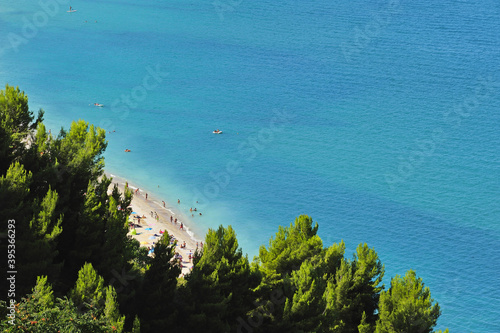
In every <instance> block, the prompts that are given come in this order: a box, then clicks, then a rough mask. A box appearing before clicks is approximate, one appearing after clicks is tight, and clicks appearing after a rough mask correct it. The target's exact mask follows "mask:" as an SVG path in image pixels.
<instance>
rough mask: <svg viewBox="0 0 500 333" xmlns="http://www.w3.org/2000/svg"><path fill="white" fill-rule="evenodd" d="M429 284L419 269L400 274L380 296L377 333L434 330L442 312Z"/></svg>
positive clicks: (407, 332)
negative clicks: (421, 276) (425, 283)
mask: <svg viewBox="0 0 500 333" xmlns="http://www.w3.org/2000/svg"><path fill="white" fill-rule="evenodd" d="M433 303H434V300H433V299H432V298H431V293H430V290H429V288H428V287H425V285H424V283H423V282H422V279H421V278H417V276H416V273H415V271H413V270H409V271H408V272H406V274H405V276H404V277H400V276H399V275H396V277H394V278H393V279H392V280H391V287H390V289H389V290H387V291H384V292H382V293H381V295H380V309H379V311H380V315H379V320H378V321H377V326H376V332H377V333H403V332H404V333H430V332H432V329H433V328H434V326H436V322H437V319H438V317H439V315H440V314H441V310H440V308H439V305H438V303H434V304H433Z"/></svg>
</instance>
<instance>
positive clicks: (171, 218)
mask: <svg viewBox="0 0 500 333" xmlns="http://www.w3.org/2000/svg"><path fill="white" fill-rule="evenodd" d="M173 220H174V218H173V217H172V215H170V223H172V221H173Z"/></svg>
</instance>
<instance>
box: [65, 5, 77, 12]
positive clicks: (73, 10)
mask: <svg viewBox="0 0 500 333" xmlns="http://www.w3.org/2000/svg"><path fill="white" fill-rule="evenodd" d="M67 12H68V13H74V12H76V9H73V7H71V6H69V10H68V11H67Z"/></svg>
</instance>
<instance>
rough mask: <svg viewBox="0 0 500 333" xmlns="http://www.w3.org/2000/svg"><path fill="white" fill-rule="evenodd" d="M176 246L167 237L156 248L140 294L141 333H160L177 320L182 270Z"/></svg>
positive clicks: (162, 238) (161, 239)
mask: <svg viewBox="0 0 500 333" xmlns="http://www.w3.org/2000/svg"><path fill="white" fill-rule="evenodd" d="M174 255H175V246H174V245H170V237H169V235H168V234H167V233H164V234H163V235H162V237H161V238H160V240H159V241H158V242H157V243H156V244H155V247H154V258H153V260H152V261H151V266H150V267H149V269H148V270H147V271H146V274H145V276H144V280H143V284H142V287H141V290H140V292H139V293H138V302H137V304H138V313H139V316H140V319H141V331H142V332H146V333H147V332H161V331H162V330H164V329H165V328H166V327H171V326H172V325H173V324H174V320H175V319H176V317H177V312H176V311H177V309H176V307H175V306H174V295H175V288H176V285H177V277H178V276H179V274H180V272H181V269H180V267H179V265H178V263H176V262H175V260H174V259H173V258H174Z"/></svg>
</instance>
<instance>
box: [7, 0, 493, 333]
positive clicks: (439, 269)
mask: <svg viewBox="0 0 500 333" xmlns="http://www.w3.org/2000/svg"><path fill="white" fill-rule="evenodd" d="M43 4H46V5H43ZM69 5H71V6H72V7H73V8H74V9H76V10H77V12H75V13H67V12H66V11H67V10H68V8H69ZM44 8H45V9H44ZM499 22H500V4H499V3H498V2H497V1H493V0H485V1H481V2H479V1H451V0H445V1H440V2H429V3H418V4H417V3H414V2H410V1H396V0H394V1H389V0H384V1H374V2H372V3H369V4H366V3H363V2H359V1H356V2H349V3H341V2H332V1H326V0H318V1H306V2H303V3H288V2H285V1H269V0H264V1H261V2H249V1H229V0H227V1H226V0H220V1H215V2H213V1H199V2H196V1H187V2H186V1H150V0H147V1H131V0H121V1H118V0H116V1H95V0H90V1H69V2H68V1H63V0H60V1H59V2H57V1H56V0H54V1H41V2H32V1H25V0H21V1H12V0H6V1H3V2H2V4H1V5H0V60H1V62H0V83H2V84H5V83H9V84H14V85H19V86H20V87H21V89H23V90H24V91H25V92H26V93H27V94H28V96H29V97H30V105H31V107H32V109H33V110H36V109H38V108H40V107H41V108H43V109H44V110H45V111H46V116H45V118H46V124H48V128H50V129H51V130H52V132H53V133H56V132H57V131H58V129H59V128H60V127H61V126H64V127H66V128H68V127H69V124H70V122H71V121H72V120H76V119H79V118H83V119H85V120H86V121H89V122H90V123H94V124H96V125H100V126H102V127H104V128H105V129H106V130H108V131H113V130H114V131H116V132H112V133H110V134H109V136H108V139H109V146H108V149H107V151H106V154H105V157H106V169H107V170H108V171H109V172H111V173H114V174H117V175H120V176H122V177H125V178H127V179H129V180H131V181H133V182H134V183H136V184H140V187H142V188H144V189H145V190H147V191H148V192H149V193H154V194H155V195H156V196H157V197H158V198H161V200H166V201H168V202H170V203H174V204H175V202H176V201H177V199H178V198H179V199H181V205H180V207H179V208H180V209H181V210H183V211H184V212H187V210H188V209H189V207H195V206H196V207H198V209H199V210H200V211H202V212H203V216H202V217H199V216H197V217H195V218H194V219H193V222H192V223H191V224H190V225H189V226H190V228H191V229H193V230H195V232H196V233H197V234H198V235H203V234H204V232H205V231H206V230H207V228H208V227H216V226H218V225H219V224H224V225H228V224H231V225H233V227H234V228H235V229H236V231H237V233H238V239H239V241H240V244H241V245H242V246H243V249H244V251H245V252H247V253H249V255H250V258H251V257H253V255H255V254H257V253H258V247H259V246H260V245H261V244H266V245H267V242H268V240H269V238H270V237H271V236H272V235H273V234H274V233H275V232H276V230H277V226H278V225H287V224H289V223H290V222H292V221H293V219H294V217H296V216H298V215H299V214H308V215H311V216H312V217H313V219H314V220H316V221H317V222H318V223H319V225H320V229H319V234H320V236H321V237H322V239H323V241H324V244H325V246H328V245H331V244H332V243H333V242H338V241H340V240H341V239H343V240H344V241H345V242H346V245H347V253H348V255H350V253H352V252H353V251H354V249H355V247H356V245H357V244H359V243H360V242H367V243H368V245H369V246H372V247H375V249H376V250H377V251H378V253H379V255H380V257H381V259H382V261H383V263H384V264H385V265H386V279H385V283H386V285H388V284H389V281H390V277H392V276H394V275H395V274H404V273H405V271H406V270H407V269H410V268H412V269H415V270H416V271H417V274H418V275H419V276H421V277H422V278H423V279H424V282H425V283H426V285H428V286H429V287H430V288H431V292H432V295H433V297H434V298H435V299H436V300H438V301H439V303H440V305H441V308H442V311H443V314H442V316H441V318H440V320H439V325H438V326H439V328H445V327H449V328H450V329H451V331H452V332H470V331H473V332H492V333H493V332H499V331H500V319H499V318H500V310H499V307H498V304H499V303H500V248H499V245H500V223H499V222H500V206H499V199H500V157H499V147H500V113H499V111H500V107H499V105H500V97H499V92H500V89H499V82H500V80H499V79H500V62H499V59H500V23H499ZM95 102H98V103H102V104H104V105H105V107H103V108H97V107H93V106H90V105H89V104H92V103H95ZM216 128H219V129H221V130H223V132H224V133H223V134H222V135H214V134H212V131H213V130H214V129H216ZM125 148H129V149H131V150H132V152H131V153H128V154H126V153H124V152H123V150H124V149H125ZM196 201H198V203H196Z"/></svg>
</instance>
